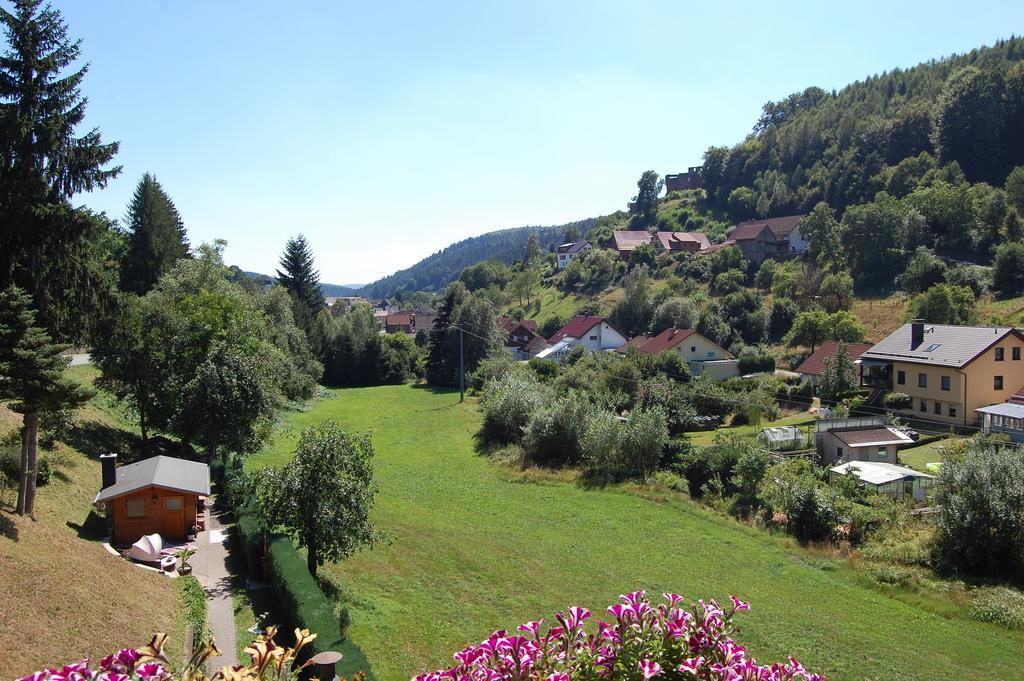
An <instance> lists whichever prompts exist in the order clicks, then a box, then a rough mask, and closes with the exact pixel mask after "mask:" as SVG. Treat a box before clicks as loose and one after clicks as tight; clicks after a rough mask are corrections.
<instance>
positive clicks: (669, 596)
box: [661, 593, 683, 608]
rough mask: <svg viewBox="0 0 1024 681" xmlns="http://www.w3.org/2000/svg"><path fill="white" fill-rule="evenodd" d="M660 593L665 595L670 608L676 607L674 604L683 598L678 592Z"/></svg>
mask: <svg viewBox="0 0 1024 681" xmlns="http://www.w3.org/2000/svg"><path fill="white" fill-rule="evenodd" d="M661 595H662V596H664V597H665V600H666V601H668V605H669V607H670V608H674V607H676V604H677V603H679V602H680V601H682V600H683V597H682V596H680V595H679V594H670V593H663V594H661Z"/></svg>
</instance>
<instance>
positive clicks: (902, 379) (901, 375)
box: [896, 369, 907, 385]
mask: <svg viewBox="0 0 1024 681" xmlns="http://www.w3.org/2000/svg"><path fill="white" fill-rule="evenodd" d="M896 382H897V383H899V384H900V385H905V384H906V382H907V372H906V371H903V370H902V369H900V370H899V371H897V372H896Z"/></svg>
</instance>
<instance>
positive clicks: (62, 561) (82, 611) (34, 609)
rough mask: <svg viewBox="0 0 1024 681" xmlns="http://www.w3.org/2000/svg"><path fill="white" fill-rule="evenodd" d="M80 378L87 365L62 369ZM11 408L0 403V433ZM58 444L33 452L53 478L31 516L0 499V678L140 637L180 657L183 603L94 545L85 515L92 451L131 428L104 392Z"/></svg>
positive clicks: (162, 583) (86, 378)
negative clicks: (167, 639) (156, 638)
mask: <svg viewBox="0 0 1024 681" xmlns="http://www.w3.org/2000/svg"><path fill="white" fill-rule="evenodd" d="M69 371H70V372H71V374H72V375H73V376H75V377H76V378H78V379H79V380H81V381H83V382H91V381H92V380H93V378H94V377H95V376H96V371H95V369H93V368H92V367H73V368H72V369H70V370H69ZM19 420H20V415H18V414H14V413H13V412H11V411H9V410H8V409H7V408H6V407H4V406H2V405H0V435H5V434H7V433H9V432H11V431H12V430H14V429H16V428H17V427H18V424H19ZM65 439H66V440H67V441H66V442H58V443H57V444H56V446H55V447H54V448H53V449H51V450H42V451H40V456H41V458H46V459H49V460H50V462H51V464H52V466H53V471H54V472H53V477H52V479H51V481H50V483H49V484H47V485H44V486H41V487H39V497H38V500H37V511H36V519H35V520H32V519H31V518H28V517H21V516H18V515H15V514H14V513H13V508H12V506H13V502H14V499H15V498H16V496H17V490H16V489H15V490H5V491H4V494H3V497H2V504H0V603H3V606H2V613H3V614H2V616H0V678H2V679H14V678H18V677H21V676H24V675H26V674H28V673H30V672H33V671H35V670H37V669H41V668H43V667H44V666H48V665H54V664H63V663H65V662H69V661H73V660H78V659H80V658H84V657H92V658H93V659H96V660H98V659H100V658H101V657H104V656H106V655H108V654H110V653H111V652H112V651H116V650H118V649H120V648H124V647H128V646H141V645H145V644H146V643H148V642H149V639H150V636H152V634H153V633H154V632H157V631H164V632H167V633H169V634H170V635H171V637H172V638H171V643H170V648H169V650H171V651H172V652H171V654H172V655H173V656H174V657H175V658H178V659H180V657H181V653H180V651H181V650H182V646H183V641H184V639H183V637H184V629H185V625H184V604H183V601H182V597H181V593H180V590H179V587H178V584H177V582H176V580H171V579H167V578H166V577H163V576H161V575H159V574H156V573H155V572H151V571H148V570H142V569H139V568H137V567H135V566H132V565H130V564H128V563H127V562H125V561H124V560H122V559H121V558H118V557H115V556H112V555H110V554H109V553H108V552H107V550H106V549H104V548H103V546H102V545H101V544H100V541H99V540H100V539H101V538H102V536H103V533H104V528H103V521H102V519H100V518H99V517H98V516H97V515H96V514H95V513H91V508H92V500H93V497H94V496H95V495H96V491H97V489H98V488H99V484H100V463H99V459H98V457H99V455H100V454H101V453H103V452H105V451H116V450H117V449H118V448H119V447H120V446H122V445H125V444H126V443H129V442H131V441H133V439H134V435H133V434H132V433H131V432H130V427H129V425H128V423H127V421H126V420H125V419H124V417H123V414H122V413H121V412H120V411H119V410H118V409H117V408H116V406H115V405H114V404H113V402H112V401H111V398H110V397H109V396H107V395H104V394H100V395H97V396H96V397H94V398H93V399H92V400H91V401H90V402H89V403H88V404H87V405H85V407H83V408H82V409H81V410H79V412H78V414H77V417H76V419H75V423H74V426H73V427H72V428H71V430H70V432H69V433H68V436H67V437H66V438H65Z"/></svg>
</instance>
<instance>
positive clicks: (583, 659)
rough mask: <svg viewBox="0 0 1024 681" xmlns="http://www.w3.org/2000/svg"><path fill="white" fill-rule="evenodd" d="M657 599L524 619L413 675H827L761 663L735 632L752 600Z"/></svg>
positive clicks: (506, 678) (548, 678) (530, 678)
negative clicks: (447, 663)
mask: <svg viewBox="0 0 1024 681" xmlns="http://www.w3.org/2000/svg"><path fill="white" fill-rule="evenodd" d="M664 597H665V603H661V604H658V605H652V604H651V603H650V602H649V601H648V600H647V598H646V594H645V592H643V591H636V592H634V593H631V594H627V595H625V596H621V597H620V601H621V602H619V603H617V604H615V605H612V606H611V607H609V608H608V613H609V614H610V615H611V618H609V619H610V621H608V622H604V621H601V620H596V619H595V620H594V623H595V625H596V630H591V631H587V629H586V626H585V623H586V622H587V620H589V619H591V613H590V611H588V610H587V609H585V608H580V607H573V608H569V609H568V610H567V611H566V612H560V613H558V614H556V615H555V621H556V623H557V624H556V626H552V627H550V628H547V629H546V630H545V629H543V628H542V625H543V624H544V620H538V621H536V622H527V623H526V624H523V625H520V626H519V627H518V629H517V633H515V634H510V633H508V632H505V631H496V632H494V633H493V634H491V636H490V638H488V639H487V640H486V641H483V642H482V643H480V644H479V645H476V646H469V647H468V648H465V649H464V650H462V651H460V652H458V653H456V654H455V655H454V659H455V662H456V665H455V666H453V667H451V668H449V669H445V670H439V671H436V672H430V673H427V674H420V675H419V676H416V677H415V678H414V679H413V681H592V680H597V679H602V680H605V681H633V680H636V681H641V680H642V681H650V679H659V681H660V680H661V679H664V680H665V681H668V680H670V679H673V680H674V679H682V680H686V679H715V680H718V679H721V680H723V681H748V680H750V681H754V680H756V681H790V680H801V681H819V680H820V679H823V678H824V677H822V676H820V675H818V674H812V673H810V672H808V671H807V670H805V669H804V668H803V667H802V666H801V665H800V663H799V662H797V661H796V660H794V659H793V658H792V657H791V658H790V659H789V662H788V663H783V664H773V665H770V666H764V665H759V664H758V663H757V662H756V661H755V660H754V659H753V658H750V657H747V653H746V649H744V648H743V646H741V645H739V644H738V643H736V641H734V640H733V639H732V634H733V633H734V632H735V627H734V625H733V623H732V620H733V617H734V616H735V615H736V613H737V612H739V611H741V610H747V609H749V606H748V605H747V604H746V603H744V602H742V601H740V600H739V599H737V598H736V597H735V596H733V597H732V604H731V605H730V606H729V607H727V608H722V607H720V606H719V605H718V603H716V602H715V601H714V600H711V601H707V602H705V601H703V600H701V601H698V602H697V603H694V604H692V605H691V606H690V607H689V608H686V607H683V606H682V605H681V603H682V600H683V599H682V598H681V597H680V596H678V595H676V594H664Z"/></svg>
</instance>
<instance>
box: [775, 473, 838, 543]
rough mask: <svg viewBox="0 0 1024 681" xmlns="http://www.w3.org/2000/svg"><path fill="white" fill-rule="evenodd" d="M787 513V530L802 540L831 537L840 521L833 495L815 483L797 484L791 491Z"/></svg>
mask: <svg viewBox="0 0 1024 681" xmlns="http://www.w3.org/2000/svg"><path fill="white" fill-rule="evenodd" d="M786 513H787V514H788V515H789V522H788V524H787V526H786V529H787V531H788V532H789V533H790V534H791V535H793V536H794V537H796V538H797V540H799V541H801V542H806V541H824V540H826V539H830V538H831V537H832V535H833V534H834V533H835V529H836V525H837V524H838V523H839V513H838V512H837V511H836V507H835V505H834V504H833V503H832V497H831V496H830V495H829V494H827V493H826V492H824V491H822V490H820V489H818V487H817V486H816V485H814V484H813V483H804V484H797V485H796V486H795V487H794V489H792V490H791V491H790V504H789V506H788V507H787V508H786Z"/></svg>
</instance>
